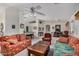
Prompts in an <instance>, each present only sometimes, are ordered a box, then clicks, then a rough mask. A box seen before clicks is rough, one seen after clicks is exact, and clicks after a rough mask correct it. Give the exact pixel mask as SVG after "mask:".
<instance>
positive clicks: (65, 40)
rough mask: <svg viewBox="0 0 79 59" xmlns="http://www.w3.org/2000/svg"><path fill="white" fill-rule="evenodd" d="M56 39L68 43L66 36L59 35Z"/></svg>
mask: <svg viewBox="0 0 79 59" xmlns="http://www.w3.org/2000/svg"><path fill="white" fill-rule="evenodd" d="M58 41H59V42H62V43H68V41H69V39H68V38H66V37H60V38H59V40H58Z"/></svg>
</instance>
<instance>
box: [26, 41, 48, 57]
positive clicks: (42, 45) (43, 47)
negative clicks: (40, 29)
mask: <svg viewBox="0 0 79 59" xmlns="http://www.w3.org/2000/svg"><path fill="white" fill-rule="evenodd" d="M27 50H28V56H30V55H31V54H33V55H35V56H47V54H48V52H49V50H50V46H49V45H48V44H47V43H46V42H43V41H39V42H37V43H36V44H34V45H32V46H30V47H28V48H27Z"/></svg>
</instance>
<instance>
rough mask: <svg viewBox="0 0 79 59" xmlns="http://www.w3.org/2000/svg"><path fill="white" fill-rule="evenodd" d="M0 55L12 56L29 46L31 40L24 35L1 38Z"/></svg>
mask: <svg viewBox="0 0 79 59" xmlns="http://www.w3.org/2000/svg"><path fill="white" fill-rule="evenodd" d="M1 43H2V44H1V53H2V54H3V55H5V56H12V55H15V54H17V53H18V52H20V51H22V50H23V49H25V48H27V47H28V46H30V45H31V39H30V38H28V37H26V35H24V34H17V35H12V36H4V37H1Z"/></svg>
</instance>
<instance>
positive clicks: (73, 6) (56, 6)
mask: <svg viewBox="0 0 79 59" xmlns="http://www.w3.org/2000/svg"><path fill="white" fill-rule="evenodd" d="M37 5H40V6H41V7H42V8H41V9H40V10H38V11H40V12H42V13H44V14H46V16H40V15H38V17H37V18H38V19H44V20H56V19H57V20H58V19H60V20H68V19H69V18H70V17H71V16H72V14H73V13H74V12H75V11H76V10H77V9H79V4H77V3H68V4H67V3H36V4H34V3H5V4H0V7H4V8H6V7H16V8H18V9H20V10H21V9H24V8H28V9H29V8H30V7H32V6H37Z"/></svg>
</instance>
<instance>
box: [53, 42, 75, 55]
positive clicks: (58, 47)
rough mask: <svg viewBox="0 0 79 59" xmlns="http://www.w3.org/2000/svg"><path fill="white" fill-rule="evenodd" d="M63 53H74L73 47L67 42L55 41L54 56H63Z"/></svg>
mask: <svg viewBox="0 0 79 59" xmlns="http://www.w3.org/2000/svg"><path fill="white" fill-rule="evenodd" d="M64 54H74V49H73V48H72V47H70V46H69V45H68V44H65V43H61V42H56V44H55V47H54V56H63V55H64Z"/></svg>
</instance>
